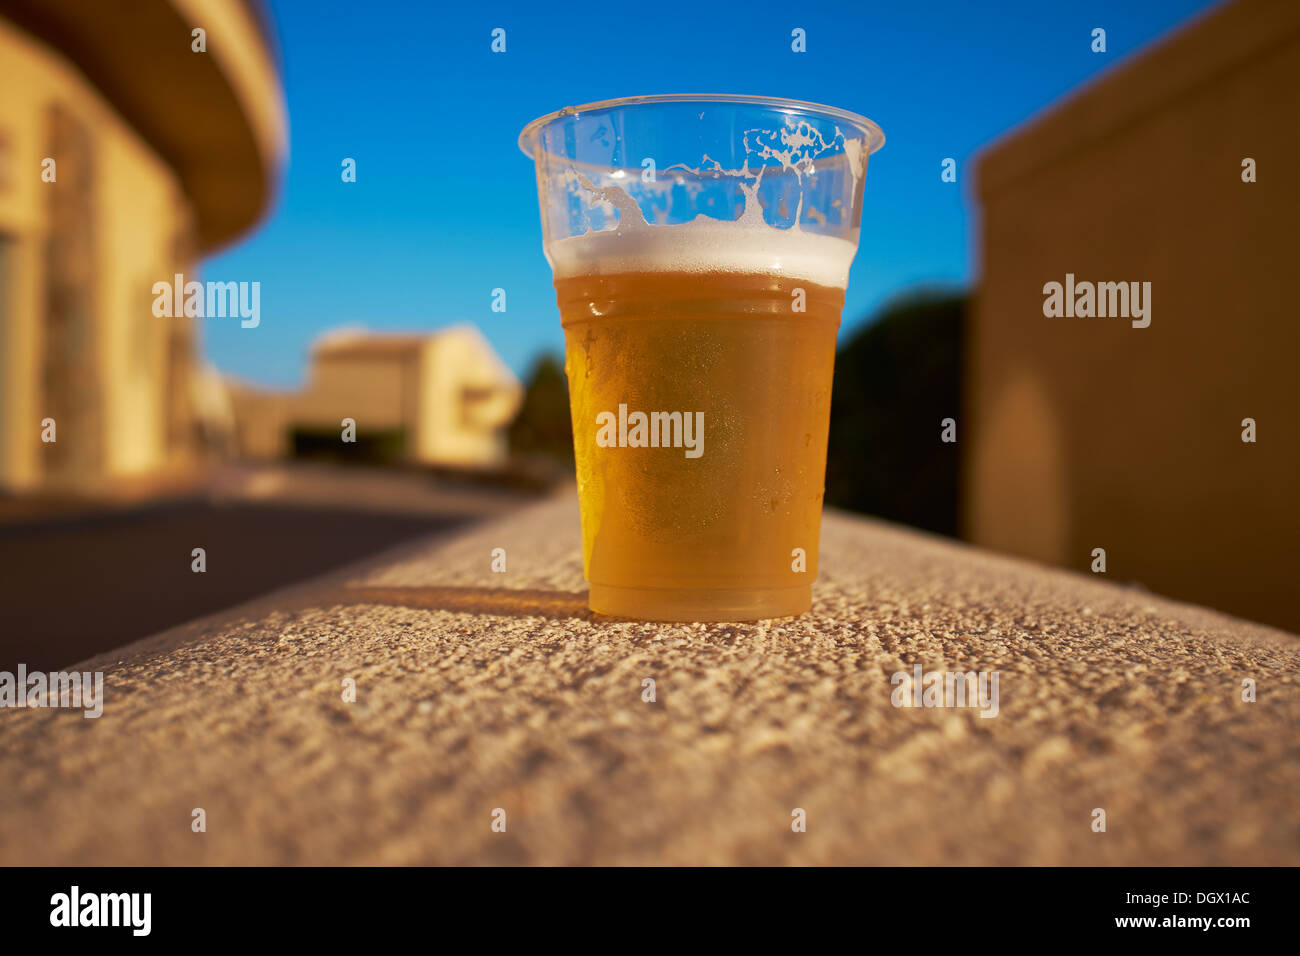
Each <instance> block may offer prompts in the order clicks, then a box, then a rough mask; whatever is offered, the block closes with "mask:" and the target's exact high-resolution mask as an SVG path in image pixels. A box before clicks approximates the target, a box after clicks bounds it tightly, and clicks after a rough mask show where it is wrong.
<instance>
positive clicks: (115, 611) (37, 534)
mask: <svg viewBox="0 0 1300 956" xmlns="http://www.w3.org/2000/svg"><path fill="white" fill-rule="evenodd" d="M209 484H210V486H208V487H203V488H199V489H195V490H193V491H192V492H191V493H189V494H187V495H181V496H172V497H169V498H164V499H161V500H157V501H148V502H141V503H137V504H132V505H129V506H121V507H105V508H101V509H99V510H96V511H87V510H86V507H85V506H84V505H83V506H82V507H75V506H72V505H69V506H65V510H64V511H56V510H52V509H51V510H49V511H48V512H46V513H39V512H38V513H37V514H35V515H32V516H31V517H24V516H23V515H21V514H9V515H7V516H6V517H8V518H9V520H8V521H7V522H5V523H0V670H8V671H10V672H13V671H15V670H16V667H17V665H18V664H19V663H20V662H21V663H23V664H26V665H27V667H28V668H34V669H40V670H51V669H54V668H57V667H63V666H65V665H68V664H72V663H75V662H76V661H79V660H83V659H84V658H86V657H89V656H91V655H92V654H98V653H100V652H102V651H107V650H112V649H113V648H116V647H120V646H121V645H123V644H125V643H127V642H129V641H133V640H137V639H139V638H141V637H147V636H148V635H150V634H156V633H157V632H158V631H160V630H163V629H164V628H168V627H172V626H175V625H177V624H181V623H183V622H185V621H190V620H193V619H194V618H196V617H200V616H202V615H205V614H212V613H214V612H216V611H220V610H222V609H224V608H228V607H230V606H232V605H234V604H238V603H240V602H242V601H247V600H249V599H250V598H253V597H256V596H257V595H260V594H265V593H267V592H268V591H273V590H275V589H276V588H280V587H284V586H285V585H288V584H291V583H293V582H295V581H303V580H306V579H309V578H313V577H315V576H317V575H319V574H321V573H323V572H325V571H328V570H331V569H333V568H339V567H343V566H346V565H348V564H351V563H352V562H354V561H357V560H359V559H361V558H363V557H366V556H367V555H371V554H375V553H376V552H379V551H382V550H384V549H386V548H390V547H392V546H393V545H395V544H397V543H398V542H401V541H409V540H411V539H412V538H417V537H422V536H425V535H427V534H429V533H430V532H432V531H436V530H443V529H448V528H453V527H458V526H462V525H465V524H467V523H468V522H470V521H472V520H475V519H476V518H479V517H482V516H483V515H485V514H500V513H502V512H504V511H507V510H509V509H510V508H513V507H516V506H517V505H518V504H519V503H520V502H521V501H522V500H524V499H523V496H521V495H512V494H509V493H505V492H494V491H492V490H490V489H472V488H456V487H447V486H446V485H445V483H439V482H437V481H435V480H434V479H432V478H430V477H429V476H426V475H420V474H403V473H395V474H389V473H386V472H383V471H380V470H377V469H366V468H360V467H353V468H328V467H320V466H312V465H282V466H273V467H262V468H243V469H239V468H235V469H225V470H223V471H221V472H220V473H218V474H215V475H214V476H213V479H212V481H211V482H210V483H209ZM18 504H23V502H21V501H18V502H10V508H9V509H8V510H9V511H10V512H17V507H16V505H18ZM32 510H35V509H32ZM194 548H203V549H204V551H205V560H206V568H207V570H206V571H205V572H204V573H202V574H196V573H194V571H193V570H192V561H193V559H192V557H191V554H192V551H193V549H194Z"/></svg>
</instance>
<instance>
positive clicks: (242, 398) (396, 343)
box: [230, 325, 523, 468]
mask: <svg viewBox="0 0 1300 956" xmlns="http://www.w3.org/2000/svg"><path fill="white" fill-rule="evenodd" d="M230 391H231V394H232V396H233V398H234V405H235V418H236V429H237V432H238V441H239V448H240V451H241V452H242V453H243V454H245V455H247V456H249V457H276V456H279V455H284V454H288V453H290V452H294V451H296V452H298V453H300V454H311V453H313V452H317V451H319V452H322V453H326V454H332V455H335V454H337V455H347V456H355V457H362V458H368V459H373V460H384V461H405V462H413V463H419V464H424V465H436V466H443V467H452V468H483V467H492V466H496V465H500V464H502V463H503V462H504V461H505V459H506V455H507V452H508V449H507V447H506V434H505V429H506V427H507V426H508V425H509V424H510V421H511V419H513V418H514V415H515V413H516V412H517V411H518V410H519V405H520V403H521V401H522V400H523V388H522V386H521V385H520V383H519V380H518V379H516V378H515V376H514V375H513V374H512V373H511V372H510V370H509V369H508V368H506V366H505V365H504V364H503V363H502V362H501V360H500V358H498V357H497V354H496V352H495V351H493V349H492V346H491V345H489V344H488V342H487V340H486V339H484V338H483V336H482V335H481V334H480V333H479V331H478V329H476V328H475V327H474V326H472V325H457V326H452V327H450V328H446V329H442V330H440V331H438V332H434V333H431V334H383V333H376V332H369V331H366V330H364V329H357V330H352V329H343V330H339V331H335V332H330V333H327V334H325V335H323V336H321V337H320V338H319V339H317V340H316V342H315V343H314V344H313V346H312V354H311V369H310V372H309V374H308V380H307V385H306V387H305V388H304V389H303V390H302V391H301V392H298V393H285V392H271V391H266V390H261V389H256V388H252V387H249V386H243V385H239V384H237V383H232V384H231V387H230ZM349 419H350V420H351V422H353V423H354V427H353V433H354V434H350V435H349V437H350V438H354V440H351V441H348V442H346V443H345V442H344V441H343V431H344V428H345V427H346V426H345V425H344V422H345V420H349Z"/></svg>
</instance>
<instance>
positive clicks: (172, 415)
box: [0, 0, 285, 492]
mask: <svg viewBox="0 0 1300 956" xmlns="http://www.w3.org/2000/svg"><path fill="white" fill-rule="evenodd" d="M196 29H201V30H202V31H203V33H202V34H200V35H197V36H196V35H195V32H194V31H195V30H196ZM200 41H201V42H200ZM200 45H202V46H203V47H205V51H204V52H198V51H196V49H195V47H196V46H200ZM0 87H2V89H3V94H2V95H0V491H33V490H60V491H63V490H73V491H77V492H97V491H102V490H105V489H107V488H109V487H111V486H112V485H113V484H114V483H115V482H118V481H120V480H122V479H130V478H133V477H140V476H149V475H158V474H162V473H165V472H169V471H174V470H178V469H184V468H186V467H187V466H190V465H192V464H193V463H194V462H195V461H196V460H197V458H198V457H199V456H200V455H201V453H202V450H203V446H204V443H205V437H204V436H205V429H206V428H207V427H208V426H209V425H210V424H211V422H210V421H209V419H210V418H211V417H212V416H214V415H216V416H219V415H220V414H221V408H220V401H219V398H220V391H219V390H214V389H213V388H212V377H211V375H210V374H208V373H205V372H204V371H203V369H202V367H201V366H200V365H199V364H198V360H197V355H198V348H197V342H196V338H197V336H198V334H199V330H198V329H197V327H196V324H195V323H196V320H195V319H186V318H184V317H179V318H166V317H163V318H158V317H155V316H154V314H153V309H152V305H153V300H154V295H153V292H152V287H153V284H154V283H155V282H159V281H170V280H171V277H172V276H173V275H175V274H176V273H182V274H184V275H185V276H186V278H187V280H188V279H190V278H193V279H198V278H199V277H198V276H197V275H196V274H195V272H196V269H195V266H196V262H197V260H198V258H199V257H200V256H202V255H204V254H206V253H209V252H211V251H213V250H215V249H217V248H219V247H220V246H222V245H224V244H227V243H229V242H231V241H232V240H234V239H235V238H237V237H238V236H239V235H240V234H242V233H243V232H245V231H246V230H248V229H249V228H250V227H251V226H252V225H254V223H255V222H256V221H257V220H258V218H259V217H260V216H261V215H262V214H263V212H264V211H265V210H266V208H267V206H268V203H269V200H270V197H271V195H272V190H273V187H274V182H275V179H276V176H277V174H278V170H279V167H280V165H281V162H282V157H283V155H284V151H285V116H284V107H283V100H282V95H281V90H280V83H279V78H278V75H277V72H276V68H275V66H274V61H273V58H272V53H271V47H270V40H269V37H268V35H267V33H266V32H265V27H264V21H263V19H262V18H261V16H260V11H259V9H258V8H257V7H256V6H255V5H254V4H253V3H252V2H251V0H132V2H130V3H94V2H90V3H88V2H85V0H0ZM251 278H253V279H255V278H256V277H251ZM197 321H202V320H197ZM214 396H215V397H216V399H218V400H217V401H215V402H214ZM50 419H52V420H53V422H54V428H53V431H52V432H51V430H50V428H49V426H48V424H43V422H46V420H50ZM51 434H52V436H53V437H54V438H55V439H56V440H55V441H53V442H50V441H47V440H43V438H44V439H48V438H49V437H51Z"/></svg>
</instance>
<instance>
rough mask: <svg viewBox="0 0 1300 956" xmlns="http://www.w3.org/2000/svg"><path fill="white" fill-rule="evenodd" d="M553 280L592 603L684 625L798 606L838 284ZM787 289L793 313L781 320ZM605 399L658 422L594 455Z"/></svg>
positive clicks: (756, 278)
mask: <svg viewBox="0 0 1300 956" xmlns="http://www.w3.org/2000/svg"><path fill="white" fill-rule="evenodd" d="M555 287H556V294H557V299H558V302H559V306H560V314H561V317H562V321H563V324H564V334H565V343H566V357H565V371H566V373H567V375H568V379H569V402H570V409H571V412H572V417H573V435H574V451H575V454H576V458H577V473H578V496H579V500H580V501H581V505H582V524H583V567H584V570H585V572H586V577H587V580H588V581H589V582H590V584H591V607H592V609H593V610H596V611H606V612H607V613H615V614H621V615H624V616H635V617H642V618H647V619H651V620H695V621H707V620H736V619H738V618H746V617H747V618H763V617H780V616H784V615H790V614H799V613H801V612H803V611H806V610H807V609H808V607H809V605H810V603H811V583H810V582H811V581H812V579H813V578H815V577H816V575H817V542H818V535H819V531H820V522H821V508H822V492H823V481H824V478H825V470H826V435H827V429H828V425H829V418H830V385H831V370H832V366H833V363H834V360H835V334H836V330H837V329H838V327H839V323H840V311H841V309H842V308H843V305H844V292H843V290H842V289H835V288H829V287H826V286H822V285H818V284H816V283H813V282H809V281H807V280H803V279H798V278H794V277H788V276H777V275H770V274H762V273H734V272H716V271H703V272H697V273H654V272H639V273H621V274H615V275H587V276H574V277H570V278H557V279H556V282H555ZM796 289H801V290H802V291H803V305H804V306H805V311H801V312H794V311H792V303H793V302H794V301H795V297H796V295H797V293H795V291H794V290H796ZM620 406H622V407H624V408H626V409H628V410H629V411H628V412H627V414H625V415H623V416H621V418H622V419H624V420H626V418H627V417H628V416H630V415H631V414H634V413H635V412H637V411H640V412H642V413H645V414H647V416H649V415H651V414H653V413H659V415H660V416H661V417H660V418H659V419H658V422H659V423H660V426H661V427H658V428H656V429H654V432H653V433H652V434H648V435H647V436H646V438H645V440H644V442H643V443H640V444H639V445H638V446H631V447H630V444H631V443H627V442H624V443H614V444H612V445H611V444H610V443H608V442H606V443H605V444H604V446H602V445H601V444H598V442H597V435H598V432H599V430H600V429H599V428H598V417H599V416H601V414H602V413H611V414H613V415H614V416H615V417H616V420H618V418H619V416H618V410H619V408H620ZM673 413H681V414H682V415H683V416H687V415H693V416H696V420H698V421H700V422H701V423H702V429H699V431H700V432H702V434H688V435H685V436H683V440H682V441H680V442H679V441H675V440H674V439H677V438H678V429H677V427H676V423H677V419H676V418H675V417H674V418H667V417H666V416H670V415H672V414H673ZM687 420H688V419H687ZM606 421H608V419H606ZM688 421H689V420H688ZM665 422H666V423H667V424H668V426H670V427H663V425H664V423H665ZM620 425H621V422H620ZM623 430H624V431H626V428H624V429H623ZM682 431H686V429H682ZM665 433H667V434H665ZM665 438H666V439H667V440H660V439H665ZM687 439H689V441H690V442H691V443H692V444H694V445H695V446H696V447H695V448H689V447H685V446H686V440H687ZM652 440H653V442H654V445H655V446H658V447H653V446H651V445H650V442H651V441H652ZM697 449H698V452H699V454H698V457H690V456H689V455H688V454H687V452H688V451H693V450H697ZM628 582H636V586H635V587H628Z"/></svg>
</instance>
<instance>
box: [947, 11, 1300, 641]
mask: <svg viewBox="0 0 1300 956" xmlns="http://www.w3.org/2000/svg"><path fill="white" fill-rule="evenodd" d="M1297 116H1300V4H1294V3H1282V2H1277V0H1252V2H1242V3H1237V4H1231V5H1229V6H1228V7H1226V8H1223V9H1220V10H1218V11H1216V12H1215V13H1213V14H1211V15H1210V17H1209V18H1207V19H1205V20H1203V21H1201V22H1199V23H1197V24H1195V25H1193V26H1192V27H1191V28H1189V29H1188V30H1187V31H1185V32H1183V33H1181V34H1179V35H1177V36H1175V37H1173V38H1172V39H1171V40H1169V41H1168V42H1166V43H1164V44H1162V45H1161V46H1159V47H1158V48H1157V49H1155V50H1153V51H1150V52H1148V53H1145V54H1143V55H1141V56H1140V57H1138V58H1137V60H1136V61H1135V62H1134V63H1132V64H1129V65H1127V66H1125V67H1122V68H1120V69H1119V70H1118V71H1116V72H1115V73H1113V74H1112V75H1110V76H1108V77H1107V78H1105V79H1103V80H1102V81H1101V82H1099V83H1097V84H1095V85H1093V86H1092V87H1090V88H1089V89H1087V90H1086V91H1084V92H1083V93H1082V94H1081V95H1080V96H1078V97H1076V98H1074V99H1072V100H1070V101H1069V102H1067V103H1065V104H1064V105H1062V106H1059V107H1056V108H1053V109H1052V110H1050V111H1049V112H1048V114H1047V115H1046V116H1044V117H1043V118H1041V119H1040V120H1037V121H1035V122H1034V123H1031V124H1030V125H1029V126H1028V127H1027V128H1026V129H1024V130H1022V131H1021V132H1019V133H1017V134H1014V135H1013V136H1012V137H1011V138H1010V139H1009V140H1007V141H1006V142H1004V143H1002V144H1000V145H998V146H996V147H994V149H992V150H991V151H990V152H989V153H988V154H987V155H986V156H984V157H983V159H982V160H981V163H980V168H979V197H980V200H981V204H982V207H983V208H982V218H983V221H982V226H981V229H982V258H983V262H982V265H981V271H982V277H981V279H980V285H979V290H978V294H977V298H976V304H975V309H974V314H973V318H972V321H971V323H970V326H969V328H968V330H967V335H968V342H969V351H968V355H967V369H966V379H967V395H966V413H965V414H966V418H967V423H968V427H967V429H966V430H965V437H964V441H965V462H964V464H965V471H966V475H965V478H966V481H965V488H966V494H965V500H964V502H963V507H964V514H965V523H966V532H967V535H968V537H969V538H970V539H971V540H973V541H974V542H976V543H978V544H981V545H985V546H988V547H992V548H997V549H1001V550H1005V551H1010V552H1013V553H1016V554H1021V555H1025V556H1028V557H1031V558H1036V559H1039V560H1042V561H1046V562H1051V563H1056V564H1062V565H1065V566H1067V567H1071V568H1075V569H1079V570H1083V571H1087V570H1089V568H1090V565H1091V562H1092V556H1091V553H1092V549H1094V548H1098V547H1100V548H1104V549H1105V550H1106V553H1107V564H1108V570H1107V576H1108V577H1109V578H1111V579H1118V580H1120V581H1135V582H1140V583H1141V584H1142V585H1144V586H1146V587H1148V588H1150V589H1151V590H1153V591H1156V592H1160V593H1165V594H1169V595H1172V596H1175V597H1181V598H1184V599H1187V600H1190V601H1195V602H1197V603H1204V604H1209V605H1211V606H1215V607H1219V608H1223V609H1225V610H1228V611H1230V612H1233V613H1236V614H1239V615H1241V616H1244V617H1248V618H1252V619H1256V620H1262V621H1266V622H1269V623H1274V624H1278V625H1281V626H1284V627H1287V628H1289V629H1291V630H1300V603H1297V602H1296V601H1295V600H1294V597H1293V592H1294V575H1295V568H1296V542H1297V541H1300V501H1297V497H1296V495H1297V490H1298V488H1297V486H1298V484H1300V427H1298V424H1297V423H1298V421H1300V416H1298V415H1297V413H1298V412H1300V400H1298V399H1297V387H1298V386H1297V379H1296V368H1295V367H1296V362H1297V358H1298V357H1300V321H1298V320H1297V318H1298V314H1297V299H1296V296H1295V294H1294V292H1293V286H1294V284H1293V281H1292V276H1293V275H1294V273H1295V270H1296V264H1297V263H1298V262H1300V230H1297V225H1296V213H1297V211H1300V178H1297V177H1296V176H1295V175H1294V169H1293V166H1294V158H1295V157H1296V156H1297V155H1300V124H1297V123H1296V117H1297ZM1246 157H1250V158H1253V159H1255V161H1256V163H1257V175H1258V181H1257V182H1255V183H1244V182H1243V181H1242V161H1243V159H1244V158H1246ZM1066 273H1073V274H1074V275H1075V277H1076V279H1077V280H1090V281H1149V282H1150V283H1151V285H1152V291H1151V324H1150V326H1149V327H1148V328H1144V329H1138V328H1133V327H1132V326H1131V324H1130V321H1128V320H1126V319H1122V318H1095V317H1094V318H1047V317H1045V316H1044V315H1043V303H1044V292H1043V286H1044V284H1045V283H1047V282H1050V281H1056V282H1064V280H1065V275H1066ZM1248 417H1249V418H1254V419H1255V420H1256V422H1257V423H1258V441H1257V443H1255V444H1246V443H1243V442H1242V440H1241V433H1242V424H1241V423H1242V420H1243V419H1245V418H1248Z"/></svg>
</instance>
